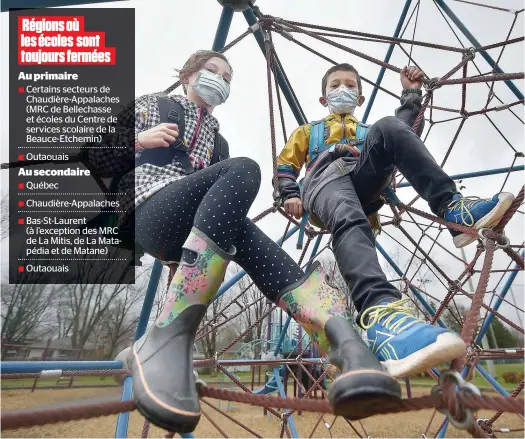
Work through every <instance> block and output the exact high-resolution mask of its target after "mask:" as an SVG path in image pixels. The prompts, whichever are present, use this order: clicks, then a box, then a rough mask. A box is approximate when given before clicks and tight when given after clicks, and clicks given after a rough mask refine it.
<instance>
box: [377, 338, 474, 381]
mask: <svg viewBox="0 0 525 439" xmlns="http://www.w3.org/2000/svg"><path fill="white" fill-rule="evenodd" d="M466 351H467V348H466V345H465V342H464V341H463V340H462V338H461V337H459V336H458V335H456V334H452V333H450V332H445V333H443V334H439V335H438V336H437V338H436V341H435V342H434V343H432V344H431V345H428V346H426V347H425V348H423V349H420V350H419V351H417V352H414V353H413V354H411V355H409V356H408V357H406V358H403V359H402V360H386V361H382V362H381V364H382V365H383V367H384V368H385V369H386V371H387V372H388V373H389V374H390V375H392V376H393V377H396V378H402V377H406V376H410V375H414V374H418V373H422V372H425V371H427V370H429V369H431V368H433V367H436V366H440V365H442V364H444V363H447V362H449V361H452V360H455V359H456V358H459V357H462V356H463V355H465V353H466Z"/></svg>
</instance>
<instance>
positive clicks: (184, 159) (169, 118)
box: [135, 96, 194, 174]
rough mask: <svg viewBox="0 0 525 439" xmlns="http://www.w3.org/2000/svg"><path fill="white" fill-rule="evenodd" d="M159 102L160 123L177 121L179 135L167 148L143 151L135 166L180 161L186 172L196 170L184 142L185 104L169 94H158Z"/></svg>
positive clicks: (161, 164)
mask: <svg viewBox="0 0 525 439" xmlns="http://www.w3.org/2000/svg"><path fill="white" fill-rule="evenodd" d="M157 103H158V106H159V115H160V123H176V124H177V126H178V127H179V136H178V137H177V139H176V140H175V142H173V143H172V144H171V145H170V146H169V147H167V148H152V149H147V150H145V151H142V153H141V155H140V156H139V157H138V158H137V160H135V166H140V165H143V164H145V163H150V164H152V165H156V166H165V165H167V164H170V163H172V162H173V160H176V161H178V162H179V163H180V164H181V166H182V168H183V169H184V172H185V173H186V174H192V173H193V172H194V169H193V166H192V164H191V162H190V158H189V156H188V154H187V153H188V150H189V148H188V147H187V146H186V145H185V144H184V130H185V119H184V106H183V105H182V104H181V103H179V102H177V101H175V100H174V99H170V98H169V97H167V96H158V97H157Z"/></svg>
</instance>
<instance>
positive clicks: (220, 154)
mask: <svg viewBox="0 0 525 439" xmlns="http://www.w3.org/2000/svg"><path fill="white" fill-rule="evenodd" d="M229 158H230V147H229V145H228V142H227V141H226V139H225V138H224V137H223V136H222V135H221V133H219V129H218V128H215V145H214V146H213V156H212V158H211V163H210V166H211V165H214V164H215V163H219V162H221V161H222V160H226V159H229Z"/></svg>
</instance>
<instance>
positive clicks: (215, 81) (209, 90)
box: [193, 69, 230, 107]
mask: <svg viewBox="0 0 525 439" xmlns="http://www.w3.org/2000/svg"><path fill="white" fill-rule="evenodd" d="M193 90H195V93H197V94H198V95H199V96H200V97H201V98H202V100H203V101H204V102H206V103H207V104H208V105H211V106H212V107H216V106H217V105H220V104H223V103H224V102H226V99H228V96H229V94H230V85H229V84H228V83H227V82H226V81H225V80H224V78H223V77H222V75H220V74H218V73H213V72H210V71H209V70H207V69H201V70H199V72H198V73H197V77H196V78H195V83H194V84H193Z"/></svg>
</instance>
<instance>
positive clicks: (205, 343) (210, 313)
mask: <svg viewBox="0 0 525 439" xmlns="http://www.w3.org/2000/svg"><path fill="white" fill-rule="evenodd" d="M223 301H224V296H221V297H219V298H217V299H216V300H214V301H213V302H211V304H210V306H209V307H208V309H207V310H206V315H205V317H204V319H203V320H202V322H201V324H200V325H199V326H200V328H199V329H202V328H203V326H204V325H206V323H207V322H208V321H209V320H211V321H212V322H216V321H217V318H218V317H219V315H220V313H219V311H221V310H222V307H223ZM203 334H204V337H202V338H201V340H200V345H201V348H202V352H203V353H204V355H205V356H206V358H212V357H213V356H214V355H215V353H216V352H217V330H216V329H215V328H214V327H213V326H212V325H209V326H207V327H206V328H204V331H203Z"/></svg>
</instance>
